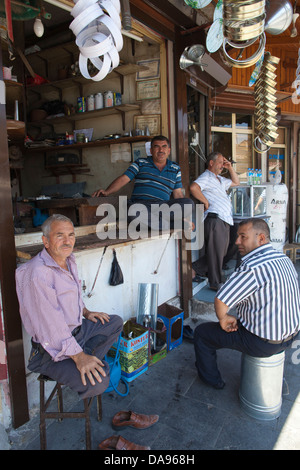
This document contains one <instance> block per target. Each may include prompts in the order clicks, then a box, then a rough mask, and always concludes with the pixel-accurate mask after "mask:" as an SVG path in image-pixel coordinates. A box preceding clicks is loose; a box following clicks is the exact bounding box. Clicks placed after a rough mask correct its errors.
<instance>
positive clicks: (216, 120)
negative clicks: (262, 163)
mask: <svg viewBox="0 0 300 470" xmlns="http://www.w3.org/2000/svg"><path fill="white" fill-rule="evenodd" d="M252 121H253V117H252V116H250V115H246V114H229V113H228V114H227V113H219V112H215V113H214V116H213V122H212V128H211V130H212V149H213V151H219V152H221V153H222V154H223V155H224V157H225V158H227V159H228V160H231V161H233V162H235V163H234V168H235V170H236V172H237V173H238V175H239V177H240V181H241V182H246V181H247V171H248V168H250V167H251V168H252V167H253V164H252V162H253V151H252V142H253V131H252V127H253V123H252ZM224 176H226V174H225V175H224Z"/></svg>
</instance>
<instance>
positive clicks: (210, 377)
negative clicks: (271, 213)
mask: <svg viewBox="0 0 300 470" xmlns="http://www.w3.org/2000/svg"><path fill="white" fill-rule="evenodd" d="M236 244H237V247H238V250H239V252H240V254H241V256H242V260H241V264H240V266H239V267H238V268H237V269H236V271H235V272H234V273H233V274H232V275H231V276H230V278H229V279H228V280H227V281H226V283H225V284H224V285H223V287H222V288H221V289H220V290H219V291H218V292H217V294H216V298H215V310H216V314H217V317H218V319H219V322H207V323H202V324H200V325H198V327H197V328H196V330H195V333H194V347H195V354H196V367H197V370H198V374H199V377H200V378H201V379H202V380H203V381H204V382H205V383H207V384H209V385H211V386H213V387H214V388H217V389H221V388H223V387H224V385H225V383H224V381H223V380H222V377H221V374H220V372H219V370H218V366H217V357H216V350H218V349H221V348H228V349H235V350H237V351H241V352H243V353H245V354H248V355H250V356H254V357H270V356H272V355H273V354H277V353H279V352H282V351H284V350H285V349H286V348H288V347H289V346H290V345H291V343H292V342H293V340H294V338H295V337H296V335H297V334H298V332H299V330H300V296H299V284H298V275H297V272H296V270H295V268H294V265H293V263H292V262H291V260H290V259H289V258H288V257H287V256H285V255H284V254H283V253H280V252H278V251H276V250H274V249H273V247H272V245H271V244H270V231H269V227H268V225H267V223H266V222H265V221H264V220H262V219H255V218H253V219H248V220H245V221H243V222H241V223H240V224H239V228H238V232H237V240H236ZM233 307H236V311H237V318H235V316H233V315H229V314H228V311H229V309H231V308H233Z"/></svg>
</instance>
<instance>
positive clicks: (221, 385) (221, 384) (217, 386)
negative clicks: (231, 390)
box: [198, 372, 226, 390]
mask: <svg viewBox="0 0 300 470" xmlns="http://www.w3.org/2000/svg"><path fill="white" fill-rule="evenodd" d="M198 375H199V378H200V380H202V382H204V383H205V384H206V385H209V386H210V387H213V388H215V389H216V390H223V388H224V387H225V385H226V384H225V382H224V380H222V379H220V380H219V382H217V383H216V384H211V383H210V382H208V381H207V380H205V379H204V378H203V377H202V375H201V374H199V372H198Z"/></svg>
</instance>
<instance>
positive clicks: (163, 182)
mask: <svg viewBox="0 0 300 470" xmlns="http://www.w3.org/2000/svg"><path fill="white" fill-rule="evenodd" d="M150 151H151V157H148V158H138V159H137V160H136V161H135V162H133V163H132V164H131V165H130V166H129V168H128V169H127V170H126V171H125V173H124V174H123V175H121V176H119V177H118V178H116V179H115V180H114V181H113V182H112V183H111V184H110V185H109V186H108V188H107V189H105V190H104V189H99V190H98V191H95V192H94V193H93V195H92V196H93V197H94V196H110V195H112V194H114V193H116V192H118V191H120V189H122V188H123V187H124V186H125V185H127V184H128V183H129V182H130V181H132V180H133V179H135V184H134V188H133V191H132V195H131V199H130V201H129V207H130V206H131V205H133V204H138V203H139V204H143V207H145V213H146V219H145V220H146V223H148V222H149V224H150V223H151V221H150V220H148V214H149V213H150V211H151V209H152V206H153V205H154V204H155V205H156V206H157V209H158V210H159V206H160V205H161V204H163V203H165V204H167V205H168V206H170V207H172V205H173V204H174V203H176V204H179V205H180V208H181V209H182V211H181V209H180V211H181V213H182V214H184V215H185V218H187V219H188V220H191V213H192V207H193V201H192V200H191V199H189V198H184V197H183V192H182V182H181V170H180V166H179V165H178V164H177V163H175V162H173V161H171V160H169V158H168V157H169V156H170V153H171V147H170V142H169V139H168V138H167V137H165V136H162V135H158V136H155V137H153V139H152V141H151V148H150ZM184 209H185V210H184ZM154 228H156V227H154ZM160 228H161V224H160Z"/></svg>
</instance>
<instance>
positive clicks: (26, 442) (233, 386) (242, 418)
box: [8, 262, 300, 451]
mask: <svg viewBox="0 0 300 470" xmlns="http://www.w3.org/2000/svg"><path fill="white" fill-rule="evenodd" d="M298 263H299V262H297V265H298ZM297 269H298V270H299V266H297ZM196 297H198V299H196V300H195V302H196V303H195V305H196V304H197V302H199V303H200V304H201V314H200V315H199V314H198V313H197V308H196V307H195V308H194V310H195V313H193V315H192V317H191V318H189V319H188V323H189V324H190V325H191V326H192V328H194V327H195V326H196V325H197V324H198V323H199V322H202V321H206V320H216V317H215V315H214V313H213V308H212V301H213V298H214V294H213V292H212V291H210V290H209V289H207V288H204V289H202V291H200V293H198V294H197V295H196ZM205 305H206V307H207V309H206V313H205V311H203V310H205ZM293 346H294V349H290V350H288V351H287V352H286V359H285V373H284V377H285V381H284V386H283V397H282V408H281V415H280V417H279V418H277V419H275V420H271V421H261V420H257V419H254V418H251V417H249V416H248V415H246V414H245V412H244V411H243V410H242V409H241V406H240V402H239V395H238V391H239V382H240V362H241V354H240V353H239V352H236V351H231V350H227V349H224V350H221V351H219V352H218V362H219V368H220V370H221V373H222V375H223V379H224V380H225V382H226V386H225V388H224V389H223V390H214V389H212V388H210V387H208V386H207V385H205V384H204V383H202V382H201V381H200V379H199V378H198V376H197V373H196V370H195V366H194V362H195V357H194V348H193V344H192V343H190V342H189V341H187V340H185V339H184V340H183V342H182V344H181V345H180V346H178V347H177V348H176V349H174V350H172V351H170V352H169V353H168V354H167V357H166V358H164V359H162V360H161V361H159V362H158V363H156V364H154V365H152V366H151V367H150V368H149V369H148V370H147V371H146V372H145V373H144V374H142V375H141V376H139V377H138V378H136V379H135V380H134V381H132V382H131V383H130V384H129V394H128V395H127V396H126V397H121V396H119V395H117V394H116V393H115V392H109V393H105V394H104V395H103V398H102V403H103V419H102V422H98V421H97V420H96V403H94V404H93V407H92V411H91V422H92V425H91V427H92V449H95V450H96V449H97V448H98V444H99V443H100V442H101V441H102V440H104V439H106V438H108V437H109V436H112V435H113V434H121V435H122V436H123V437H125V438H126V439H128V440H130V441H132V442H135V443H137V444H140V445H147V446H150V447H151V450H153V451H159V450H162V451H163V450H167V451H171V450H174V451H178V450H182V451H196V450H272V449H276V450H300V393H299V392H300V342H299V341H298V342H296V341H295V342H294V345H293ZM65 393H66V394H67V397H68V400H67V402H68V403H69V407H70V408H71V409H73V410H77V409H78V407H80V405H81V402H80V401H79V402H78V398H77V395H76V394H72V392H71V391H70V390H69V389H66V390H65ZM120 410H133V411H135V412H137V413H143V414H158V415H159V421H158V423H156V424H155V425H154V426H153V427H151V428H149V429H146V430H142V431H141V430H135V429H132V428H125V429H123V430H122V432H116V431H114V430H113V428H112V426H111V420H112V417H113V416H114V414H115V413H117V412H118V411H120ZM8 441H9V447H10V449H11V450H38V449H39V448H40V442H39V416H38V413H37V414H36V416H34V417H33V418H32V419H31V420H30V422H29V423H26V424H25V425H24V426H22V427H21V428H19V429H17V430H12V431H11V432H10V433H9V436H8ZM47 448H48V449H49V450H50V449H51V450H84V449H85V431H84V421H83V420H77V419H76V420H74V419H72V420H70V419H64V420H63V421H62V422H57V421H54V420H49V422H48V426H47Z"/></svg>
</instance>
